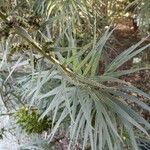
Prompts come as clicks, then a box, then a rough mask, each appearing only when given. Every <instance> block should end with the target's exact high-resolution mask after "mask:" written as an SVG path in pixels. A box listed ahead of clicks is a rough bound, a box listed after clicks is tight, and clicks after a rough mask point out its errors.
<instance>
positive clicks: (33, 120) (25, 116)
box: [15, 107, 51, 134]
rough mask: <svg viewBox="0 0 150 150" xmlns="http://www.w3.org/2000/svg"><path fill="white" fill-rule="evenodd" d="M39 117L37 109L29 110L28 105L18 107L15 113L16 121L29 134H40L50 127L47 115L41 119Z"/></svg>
mask: <svg viewBox="0 0 150 150" xmlns="http://www.w3.org/2000/svg"><path fill="white" fill-rule="evenodd" d="M39 117H40V114H39V113H38V112H37V110H30V109H29V108H28V107H23V108H20V109H19V110H18V111H17V112H16V113H15V118H16V121H17V123H18V124H19V125H20V126H21V127H22V128H23V129H24V130H25V131H26V132H27V133H29V134H35V133H37V134H40V133H42V132H43V131H47V130H49V129H50V128H51V121H50V119H49V118H48V117H47V116H45V117H44V118H43V119H41V120H39Z"/></svg>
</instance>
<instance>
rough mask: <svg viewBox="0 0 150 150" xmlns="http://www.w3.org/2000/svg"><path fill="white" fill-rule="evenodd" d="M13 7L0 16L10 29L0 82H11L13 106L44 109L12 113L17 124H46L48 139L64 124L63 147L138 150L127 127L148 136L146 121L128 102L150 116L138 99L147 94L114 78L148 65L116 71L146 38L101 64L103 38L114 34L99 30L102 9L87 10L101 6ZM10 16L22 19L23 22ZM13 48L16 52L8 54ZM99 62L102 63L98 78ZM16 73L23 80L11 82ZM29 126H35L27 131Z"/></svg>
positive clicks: (77, 3) (80, 3)
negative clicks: (66, 140)
mask: <svg viewBox="0 0 150 150" xmlns="http://www.w3.org/2000/svg"><path fill="white" fill-rule="evenodd" d="M15 2H17V3H15V4H13V5H11V6H10V8H9V9H7V10H6V7H8V6H7V5H4V7H3V9H2V10H1V11H0V17H1V19H2V21H1V24H4V26H5V25H6V26H8V28H9V34H7V36H5V38H1V47H2V49H3V51H2V52H3V54H5V55H4V56H5V57H3V59H2V61H1V64H2V66H3V67H2V68H3V69H5V70H7V71H8V76H7V78H6V79H4V81H5V83H8V82H10V81H12V80H13V82H14V84H13V85H11V88H13V91H14V93H15V95H19V96H17V97H18V99H17V101H15V104H16V103H17V106H15V108H16V107H17V108H18V107H19V106H20V104H21V105H25V104H27V105H30V106H33V107H36V108H38V109H39V110H44V111H43V112H42V115H41V116H40V114H39V113H37V112H36V111H35V110H34V111H31V112H30V111H28V110H26V108H22V109H20V110H19V111H18V112H17V120H18V123H19V124H20V125H21V126H22V127H24V128H25V130H26V131H27V132H29V133H37V132H38V133H41V132H42V131H44V130H47V129H49V127H52V129H51V132H50V134H49V136H48V140H50V141H52V139H53V137H54V135H55V134H56V133H57V131H58V129H59V128H61V127H63V129H64V130H65V132H66V135H67V136H68V137H69V139H70V141H69V142H70V143H69V146H68V149H71V148H72V149H75V147H76V144H77V143H78V141H81V142H80V143H81V145H82V149H85V148H86V147H90V149H92V150H97V149H99V150H104V149H109V150H113V149H116V150H117V149H118V150H121V149H124V146H125V145H126V144H127V145H128V146H129V147H130V148H131V147H132V149H133V150H134V149H138V148H137V143H136V137H135V135H134V130H135V128H136V129H138V130H141V131H142V132H143V133H144V136H147V137H148V138H149V135H148V132H147V131H148V130H149V129H150V124H149V123H148V122H147V121H146V120H145V119H144V118H142V117H141V116H140V114H139V113H138V112H136V110H134V108H132V107H130V106H129V105H128V102H133V103H135V105H136V106H138V107H141V108H142V109H145V110H148V111H150V107H149V106H148V105H147V104H145V103H144V102H143V101H144V100H149V99H150V95H148V94H146V93H144V92H142V91H141V90H139V89H137V88H135V87H133V86H132V85H130V84H128V83H126V82H125V81H122V80H121V79H120V77H121V76H123V75H126V74H129V73H133V72H135V71H138V70H141V69H148V68H149V67H143V68H133V69H131V70H123V71H121V70H119V67H120V66H121V65H123V64H124V63H125V62H127V61H128V60H129V59H131V58H133V57H134V56H136V55H137V54H139V53H140V52H142V51H144V50H146V49H147V48H149V47H150V44H147V45H146V46H141V44H142V43H143V42H144V40H145V39H142V40H141V41H139V42H138V43H137V44H135V45H133V46H132V47H130V48H128V49H127V50H125V51H123V52H122V53H121V54H119V55H118V56H117V57H116V58H114V60H112V61H111V60H108V59H107V60H106V59H105V58H106V55H107V53H106V49H107V48H108V45H107V41H108V40H109V38H110V36H111V35H112V33H113V30H111V29H110V27H109V28H108V29H106V30H105V31H104V26H105V25H104V26H103V25H101V23H102V22H101V21H99V20H100V19H99V17H101V12H100V11H99V10H97V9H93V3H94V4H95V5H96V6H98V5H99V4H100V5H103V3H102V1H99V0H97V1H85V0H81V1H74V0H73V1H69V0H64V1H62V0H55V1H49V0H44V1H40V0H36V1H25V2H24V3H23V2H22V1H21V0H18V1H15ZM24 6H26V7H24ZM29 10H30V12H31V13H30V12H29ZM25 14H26V16H27V17H26V16H24V15H25ZM36 16H39V18H38V21H37V20H36V19H37V18H36ZM41 16H42V17H41ZM15 18H21V20H25V22H26V24H27V25H24V24H22V21H21V22H20V20H19V21H18V20H17V19H15ZM29 18H30V19H31V18H32V19H31V20H30V19H29ZM33 19H35V21H34V20H33ZM14 20H15V21H14ZM32 21H33V22H34V23H33V22H32ZM30 23H31V24H32V25H31V24H30ZM37 24H38V25H37ZM99 26H100V28H99ZM4 31H5V30H4ZM10 31H11V32H10ZM102 31H103V32H102ZM102 33H103V34H102ZM15 43H17V45H18V43H19V45H20V47H19V48H18V49H17V50H15V52H14V51H13V52H12V48H14V47H13V46H14V44H15ZM26 43H27V44H26ZM23 45H28V46H25V47H23ZM110 49H111V48H108V49H107V51H109V50H110ZM9 54H10V55H9ZM12 54H13V55H12ZM8 55H9V56H10V57H11V59H10V57H7V56H8ZM18 57H19V59H18ZM8 59H9V60H8ZM14 59H16V60H15V63H14V62H13V60H14ZM47 60H48V61H47ZM35 62H36V63H35ZM99 64H103V65H104V71H103V73H101V74H100V73H99V72H100V69H101V68H99ZM19 69H21V71H22V72H23V73H24V74H25V75H24V74H23V75H22V74H21V75H20V74H19V76H17V77H13V76H12V75H13V74H16V71H17V70H19ZM13 102H14V101H13ZM48 116H49V118H52V125H49V124H51V123H50V122H49V118H48ZM32 124H33V125H34V124H36V125H38V126H37V127H36V128H33V127H34V126H33V125H32ZM43 124H45V126H43ZM124 133H125V135H126V137H128V138H129V139H128V140H127V141H126V140H124V138H123V137H124V136H122V135H123V134H124Z"/></svg>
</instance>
